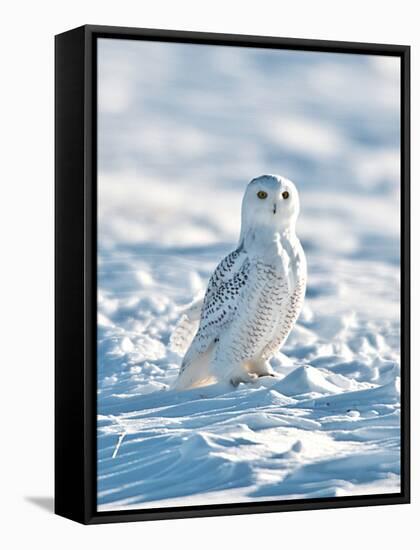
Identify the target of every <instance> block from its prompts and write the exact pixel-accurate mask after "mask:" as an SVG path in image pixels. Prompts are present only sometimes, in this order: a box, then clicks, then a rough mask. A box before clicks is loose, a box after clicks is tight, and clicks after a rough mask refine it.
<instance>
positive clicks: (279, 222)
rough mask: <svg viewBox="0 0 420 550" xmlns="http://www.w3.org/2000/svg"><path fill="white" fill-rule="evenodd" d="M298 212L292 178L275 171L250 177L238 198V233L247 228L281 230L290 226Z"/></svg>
mask: <svg viewBox="0 0 420 550" xmlns="http://www.w3.org/2000/svg"><path fill="white" fill-rule="evenodd" d="M298 215H299V194H298V191H297V189H296V186H295V184H294V183H293V182H291V181H290V180H288V179H287V178H284V177H283V176H277V175H271V174H270V175H264V176H259V177H258V178H254V179H253V180H251V181H250V182H249V184H248V186H247V188H246V191H245V195H244V198H243V200H242V228H241V237H243V235H244V234H245V232H246V231H248V230H250V229H253V230H255V229H258V228H259V227H261V228H264V229H265V228H266V229H268V230H273V232H276V231H278V232H281V231H284V230H286V229H289V228H292V227H294V226H295V224H296V219H297V217H298Z"/></svg>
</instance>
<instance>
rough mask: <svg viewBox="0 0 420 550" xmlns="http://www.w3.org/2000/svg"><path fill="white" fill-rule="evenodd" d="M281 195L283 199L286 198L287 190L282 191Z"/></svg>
mask: <svg viewBox="0 0 420 550" xmlns="http://www.w3.org/2000/svg"><path fill="white" fill-rule="evenodd" d="M281 196H282V197H283V199H288V198H289V192H288V191H283V193H282V194H281Z"/></svg>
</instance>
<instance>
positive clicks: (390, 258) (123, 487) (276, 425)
mask: <svg viewBox="0 0 420 550" xmlns="http://www.w3.org/2000/svg"><path fill="white" fill-rule="evenodd" d="M98 70H99V121H98V122H99V136H98V138H99V181H98V187H99V189H98V193H99V195H98V209H99V216H98V222H99V254H98V509H99V510H110V509H125V508H130V507H134V508H141V507H147V508H149V507H156V506H159V507H160V506H172V505H190V504H214V503H227V502H246V501H255V500H270V499H292V498H306V497H308V498H309V497H311V498H312V497H331V496H344V495H355V494H377V493H392V492H398V491H399V484H400V406H399V405H400V397H399V387H398V384H399V375H400V354H399V351H400V347H399V339H400V319H399V285H400V279H399V217H398V216H399V108H398V105H399V67H398V61H397V60H396V59H392V58H384V57H369V56H361V57H360V56H355V55H340V54H322V55H319V54H317V53H307V52H306V53H305V52H290V51H282V52H271V51H269V50H255V49H236V48H227V47H223V48H216V47H208V46H195V47H193V46H190V45H174V44H170V45H167V44H159V43H154V44H150V43H149V44H148V43H141V42H135V41H116V40H112V41H111V40H100V45H99V66H98ZM262 173H280V174H284V175H285V176H286V177H288V178H290V179H292V180H293V181H295V182H296V184H297V186H298V188H299V191H300V195H301V204H302V207H301V208H302V212H301V217H300V220H299V223H298V232H299V235H300V237H301V239H302V243H303V246H304V249H305V251H306V255H307V260H308V290H307V297H306V301H305V306H304V310H303V313H302V315H301V317H300V319H299V322H298V324H297V326H296V327H295V329H294V330H293V332H292V334H291V335H290V337H289V339H288V341H287V343H286V345H285V346H284V348H283V349H282V350H281V352H279V353H278V354H277V356H276V357H275V358H274V359H273V360H272V366H273V368H274V370H275V371H276V373H277V377H276V378H267V379H261V380H260V381H259V382H257V383H256V384H253V385H244V384H240V385H239V386H238V388H236V389H234V388H232V387H228V386H225V385H213V386H208V387H206V388H200V389H196V390H190V391H184V392H176V391H172V390H170V389H169V387H170V385H171V383H172V382H173V381H174V379H175V378H176V376H177V373H178V368H179V365H180V362H181V358H182V357H181V355H180V354H179V353H178V352H177V350H176V348H175V347H174V346H171V344H170V336H171V333H172V331H173V329H174V327H175V326H176V324H177V323H178V321H179V320H180V318H181V317H182V311H183V308H185V307H186V306H187V305H188V304H189V303H191V302H192V301H193V299H194V298H195V297H197V296H199V295H200V294H201V293H203V291H204V290H205V286H206V283H207V280H208V277H209V276H210V274H211V272H212V271H213V269H214V267H215V266H216V264H217V263H218V261H219V260H220V259H221V258H222V257H223V255H224V254H226V253H227V252H228V251H230V250H232V249H233V247H234V246H235V244H236V241H237V238H238V234H239V220H240V202H241V197H242V194H243V191H244V188H245V185H246V184H247V182H248V181H249V180H250V179H251V178H253V177H255V176H258V175H260V174H262Z"/></svg>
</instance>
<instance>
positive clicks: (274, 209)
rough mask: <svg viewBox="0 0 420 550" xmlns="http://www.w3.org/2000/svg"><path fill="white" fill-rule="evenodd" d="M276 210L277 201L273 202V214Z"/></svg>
mask: <svg viewBox="0 0 420 550" xmlns="http://www.w3.org/2000/svg"><path fill="white" fill-rule="evenodd" d="M276 212H277V203H274V204H273V214H275V213H276Z"/></svg>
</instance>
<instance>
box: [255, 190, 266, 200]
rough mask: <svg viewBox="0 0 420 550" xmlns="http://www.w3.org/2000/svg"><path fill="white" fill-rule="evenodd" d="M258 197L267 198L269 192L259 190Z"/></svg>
mask: <svg viewBox="0 0 420 550" xmlns="http://www.w3.org/2000/svg"><path fill="white" fill-rule="evenodd" d="M257 197H258V198H259V199H266V198H267V193H266V192H265V191H258V193H257Z"/></svg>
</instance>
